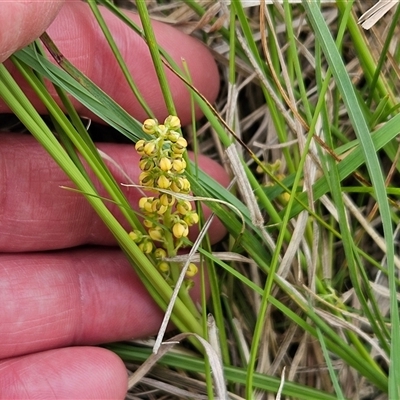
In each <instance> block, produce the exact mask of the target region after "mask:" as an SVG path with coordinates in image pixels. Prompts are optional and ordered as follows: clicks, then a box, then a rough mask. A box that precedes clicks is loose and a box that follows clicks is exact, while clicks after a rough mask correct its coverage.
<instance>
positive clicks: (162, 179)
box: [157, 175, 171, 189]
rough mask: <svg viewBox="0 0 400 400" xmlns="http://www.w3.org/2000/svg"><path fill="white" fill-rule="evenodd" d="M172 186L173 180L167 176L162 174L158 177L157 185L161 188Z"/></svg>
mask: <svg viewBox="0 0 400 400" xmlns="http://www.w3.org/2000/svg"><path fill="white" fill-rule="evenodd" d="M170 186H171V181H170V180H169V179H168V178H167V177H166V176H165V175H161V176H160V177H159V178H158V179H157V187H159V188H160V189H168V188H169V187H170Z"/></svg>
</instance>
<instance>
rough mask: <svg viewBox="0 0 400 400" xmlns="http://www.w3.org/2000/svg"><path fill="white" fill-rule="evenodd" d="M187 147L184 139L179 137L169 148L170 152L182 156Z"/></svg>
mask: <svg viewBox="0 0 400 400" xmlns="http://www.w3.org/2000/svg"><path fill="white" fill-rule="evenodd" d="M186 147H187V141H186V139H185V138H184V137H182V136H181V137H180V138H179V139H178V140H177V141H176V143H174V144H173V145H172V146H171V150H172V151H173V152H174V153H176V154H183V153H184V152H185V150H186Z"/></svg>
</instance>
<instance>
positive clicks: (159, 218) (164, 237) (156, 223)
mask: <svg viewBox="0 0 400 400" xmlns="http://www.w3.org/2000/svg"><path fill="white" fill-rule="evenodd" d="M180 127H181V123H180V120H179V118H178V117H176V116H172V115H170V116H169V117H168V118H166V120H165V121H164V124H158V122H157V121H156V120H154V119H147V120H146V121H144V123H143V126H142V129H143V131H144V132H145V133H146V134H148V135H149V139H148V140H143V139H142V140H139V141H138V142H137V143H136V145H135V148H136V151H137V152H138V154H139V155H140V156H141V158H140V162H139V167H140V169H141V171H142V172H141V173H140V176H139V182H140V185H142V186H143V187H144V188H145V189H146V191H147V190H149V191H150V192H154V193H155V195H154V196H149V197H142V198H141V199H140V200H139V207H140V210H141V212H142V214H143V215H144V217H145V218H144V221H143V224H144V226H145V227H146V228H147V232H148V234H147V235H144V234H143V233H142V232H140V231H139V230H134V231H132V232H130V234H129V236H130V237H131V238H132V240H133V241H134V242H135V243H136V244H137V245H138V246H139V248H140V249H141V250H142V251H143V252H144V253H145V254H154V256H155V258H156V259H157V267H158V269H159V271H160V272H161V273H162V274H163V275H164V276H165V278H166V279H167V280H169V281H171V284H173V282H174V281H175V279H176V276H174V275H175V272H179V271H173V270H172V271H171V266H170V264H169V263H168V262H166V261H165V258H167V257H173V256H175V255H176V254H177V251H178V249H179V248H180V247H182V246H183V244H184V243H185V238H186V237H187V236H188V234H189V227H191V226H192V225H194V224H197V223H198V221H199V216H198V215H197V213H196V212H195V211H193V210H192V204H191V203H190V202H189V201H188V200H187V199H183V198H182V195H188V194H189V192H190V183H189V181H188V180H187V178H186V175H185V172H186V161H185V159H184V153H185V151H186V147H187V142H186V140H185V138H183V137H182V135H181V134H180V132H179V128H180ZM196 273H197V266H196V265H195V264H190V265H189V267H188V269H187V271H186V278H187V279H189V280H190V278H192V277H193V276H194V275H195V274H196ZM171 275H172V276H171Z"/></svg>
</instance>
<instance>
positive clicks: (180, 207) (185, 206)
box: [176, 200, 192, 215]
mask: <svg viewBox="0 0 400 400" xmlns="http://www.w3.org/2000/svg"><path fill="white" fill-rule="evenodd" d="M191 210H192V205H191V204H190V202H189V201H187V200H179V202H178V204H177V205H176V211H178V213H179V214H182V215H186V214H187V213H188V212H189V211H191Z"/></svg>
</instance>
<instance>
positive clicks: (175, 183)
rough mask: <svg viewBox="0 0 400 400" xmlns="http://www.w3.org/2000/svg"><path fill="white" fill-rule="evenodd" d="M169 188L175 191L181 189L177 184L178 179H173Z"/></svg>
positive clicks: (177, 191)
mask: <svg viewBox="0 0 400 400" xmlns="http://www.w3.org/2000/svg"><path fill="white" fill-rule="evenodd" d="M170 189H171V190H172V191H173V192H175V193H179V192H180V191H181V185H180V184H179V181H178V180H176V181H173V182H172V183H171V187H170Z"/></svg>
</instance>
